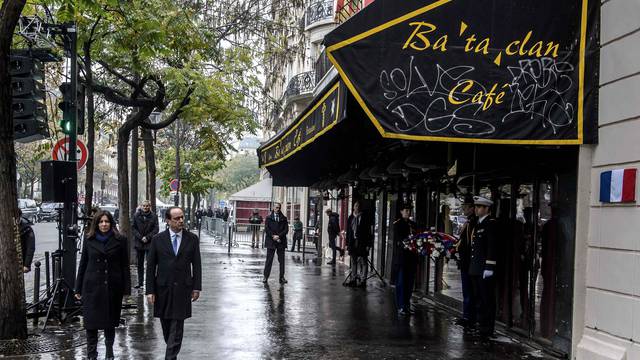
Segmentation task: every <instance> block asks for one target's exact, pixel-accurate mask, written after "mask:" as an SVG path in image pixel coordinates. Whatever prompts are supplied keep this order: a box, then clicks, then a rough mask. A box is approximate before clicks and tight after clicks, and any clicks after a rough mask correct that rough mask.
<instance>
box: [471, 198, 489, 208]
mask: <svg viewBox="0 0 640 360" xmlns="http://www.w3.org/2000/svg"><path fill="white" fill-rule="evenodd" d="M473 204H474V205H483V206H491V205H493V201H491V200H489V199H487V198H486V197H484V196H474V197H473Z"/></svg>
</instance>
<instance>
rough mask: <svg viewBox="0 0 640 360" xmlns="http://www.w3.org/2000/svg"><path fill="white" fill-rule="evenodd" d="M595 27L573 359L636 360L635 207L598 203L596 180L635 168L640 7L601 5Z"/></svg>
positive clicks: (638, 269) (638, 251)
mask: <svg viewBox="0 0 640 360" xmlns="http://www.w3.org/2000/svg"><path fill="white" fill-rule="evenodd" d="M601 20H602V28H601V43H602V48H601V52H600V102H599V114H598V116H599V128H600V129H599V136H600V141H599V144H598V145H597V146H595V147H594V148H593V153H592V155H593V157H591V156H590V155H591V148H590V147H586V146H585V147H583V148H582V149H581V157H580V162H581V163H580V168H581V174H584V175H585V176H589V177H590V179H589V180H590V181H588V180H586V179H584V178H583V179H581V180H580V184H579V189H580V190H582V191H584V190H586V188H589V187H590V191H589V195H588V201H584V202H582V203H581V200H580V193H579V200H578V201H579V203H578V209H579V210H578V235H577V239H576V243H577V249H576V250H577V251H576V278H575V279H576V291H575V295H576V296H575V301H574V316H575V318H574V332H575V333H574V339H575V340H574V346H576V345H577V349H576V350H575V351H574V357H575V358H577V359H640V232H639V231H638V229H637V225H638V224H640V206H638V204H637V203H634V204H625V205H621V204H618V205H615V204H612V205H609V204H602V203H600V202H599V189H600V173H601V172H603V171H606V170H610V169H616V168H640V0H609V1H605V2H603V4H602V15H601ZM589 168H590V171H585V170H586V169H589ZM636 187H638V184H636ZM585 193H586V192H585ZM583 199H584V200H587V197H586V196H585V197H583ZM581 205H582V206H581ZM584 209H588V211H587V212H585V210H584ZM581 219H582V220H583V221H581ZM581 226H582V227H583V228H582V230H581V229H580V227H581ZM585 227H586V230H585ZM584 233H586V238H584V236H580V234H584ZM581 254H582V257H581ZM576 335H577V336H578V337H577V338H576V337H575V336H576ZM576 342H577V344H576Z"/></svg>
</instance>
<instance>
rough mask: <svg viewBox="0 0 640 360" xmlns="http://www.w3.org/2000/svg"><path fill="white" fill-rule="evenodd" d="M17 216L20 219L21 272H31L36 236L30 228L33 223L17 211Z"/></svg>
mask: <svg viewBox="0 0 640 360" xmlns="http://www.w3.org/2000/svg"><path fill="white" fill-rule="evenodd" d="M18 216H19V219H20V224H18V226H19V227H20V244H21V245H22V272H23V273H28V272H29V271H31V262H32V261H33V254H34V253H35V252H36V235H35V234H34V232H33V228H32V227H31V226H32V225H33V223H32V222H31V221H29V220H28V219H25V218H24V217H22V210H20V209H18Z"/></svg>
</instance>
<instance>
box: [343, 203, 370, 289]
mask: <svg viewBox="0 0 640 360" xmlns="http://www.w3.org/2000/svg"><path fill="white" fill-rule="evenodd" d="M372 245H373V234H372V233H371V222H370V221H369V218H368V217H367V214H363V212H362V211H360V202H359V201H356V202H354V203H353V212H352V213H351V215H349V219H348V220H347V248H348V249H349V255H351V272H352V279H353V280H351V282H349V283H348V284H347V285H349V286H361V287H366V286H367V276H368V273H369V263H368V262H367V258H368V257H369V251H370V250H371V246H372ZM360 274H362V276H360Z"/></svg>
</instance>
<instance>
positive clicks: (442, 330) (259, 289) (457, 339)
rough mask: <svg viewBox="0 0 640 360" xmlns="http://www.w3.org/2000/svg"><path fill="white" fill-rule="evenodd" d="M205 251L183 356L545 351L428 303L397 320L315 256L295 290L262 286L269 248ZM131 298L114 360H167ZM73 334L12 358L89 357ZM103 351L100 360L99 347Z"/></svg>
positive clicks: (292, 260)
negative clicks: (51, 348) (474, 329)
mask: <svg viewBox="0 0 640 360" xmlns="http://www.w3.org/2000/svg"><path fill="white" fill-rule="evenodd" d="M35 229H36V234H37V236H38V248H37V252H36V253H37V255H36V258H39V257H41V256H42V255H41V254H43V253H44V251H45V250H54V249H55V247H56V246H57V244H56V241H55V237H54V235H55V225H54V224H53V223H51V224H37V225H35ZM201 251H202V258H203V291H202V294H201V297H200V300H198V301H197V302H196V303H194V308H193V314H194V317H193V318H191V319H188V320H187V321H186V322H185V335H184V341H183V346H182V351H181V353H180V355H181V356H180V358H182V359H285V358H286V359H338V358H350V359H353V358H357V359H389V358H398V359H400V358H414V359H501V360H506V359H533V358H545V357H544V356H543V355H542V353H541V351H539V350H535V349H532V348H530V347H528V346H526V345H523V344H521V343H519V342H517V341H515V340H512V339H510V338H508V337H505V336H503V335H500V334H499V335H498V338H497V339H496V340H495V341H494V342H493V343H492V344H491V345H489V346H487V345H483V344H481V343H480V342H479V341H478V338H477V337H475V336H473V335H468V334H465V332H464V331H463V329H462V328H461V327H459V326H457V325H454V321H455V316H454V315H453V314H451V313H449V312H447V311H445V310H444V309H443V308H441V307H437V306H435V305H432V304H430V303H427V302H426V301H420V300H418V305H417V306H416V307H415V310H416V313H415V315H414V316H412V317H410V318H398V317H397V315H396V313H395V310H394V304H393V294H392V291H391V287H389V286H387V287H385V288H383V287H381V286H380V283H379V281H377V280H375V279H372V280H370V285H369V287H368V288H367V289H366V290H364V289H352V288H345V287H343V286H342V285H341V284H342V281H343V279H344V277H345V276H346V272H347V271H348V268H347V267H346V266H344V265H340V266H338V267H337V268H336V269H335V270H332V268H331V267H330V266H327V265H321V266H318V265H316V264H315V263H314V262H313V261H312V260H311V258H312V257H311V258H307V259H306V261H303V260H302V257H301V255H300V254H299V253H290V252H287V253H286V255H285V257H286V262H287V275H286V277H287V279H288V280H289V283H288V284H287V285H285V286H282V287H281V286H280V285H279V284H278V283H277V279H278V274H277V272H278V268H277V266H274V268H273V272H272V274H271V279H270V281H269V284H268V286H265V285H264V284H263V283H262V281H261V280H262V269H263V265H264V258H265V251H263V250H253V249H250V248H248V247H240V248H234V249H233V250H232V254H231V255H228V254H227V253H226V247H222V246H219V245H214V244H213V240H212V239H211V238H209V237H207V236H203V239H202V241H201ZM132 274H133V275H132V276H135V271H132ZM27 278H29V276H27ZM134 283H135V281H134ZM131 301H133V302H134V303H135V304H137V306H138V308H137V309H135V308H133V309H127V310H124V311H123V312H124V318H125V319H126V326H121V327H120V328H118V329H117V331H116V343H115V354H116V358H118V359H160V358H162V357H163V355H164V341H163V339H162V330H161V327H160V322H159V321H158V320H156V319H153V317H152V314H151V311H152V308H151V306H150V305H149V304H147V302H146V301H145V299H144V296H143V293H142V291H139V290H136V289H134V290H133V295H132V299H131ZM71 328H72V329H74V330H73V331H70V333H72V335H68V338H65V337H64V336H65V335H60V338H61V339H67V340H65V341H68V343H69V344H71V343H73V344H74V346H76V347H74V348H72V349H69V350H66V351H60V352H54V353H44V354H40V355H31V356H21V357H10V358H15V359H79V358H83V357H84V354H85V346H84V341H83V339H84V333H83V332H82V331H80V328H79V325H78V324H75V325H71ZM78 338H81V339H80V340H78ZM71 339H75V340H74V341H71ZM101 339H102V338H101ZM99 352H100V355H101V356H104V343H103V341H102V340H101V343H100V345H99Z"/></svg>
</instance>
